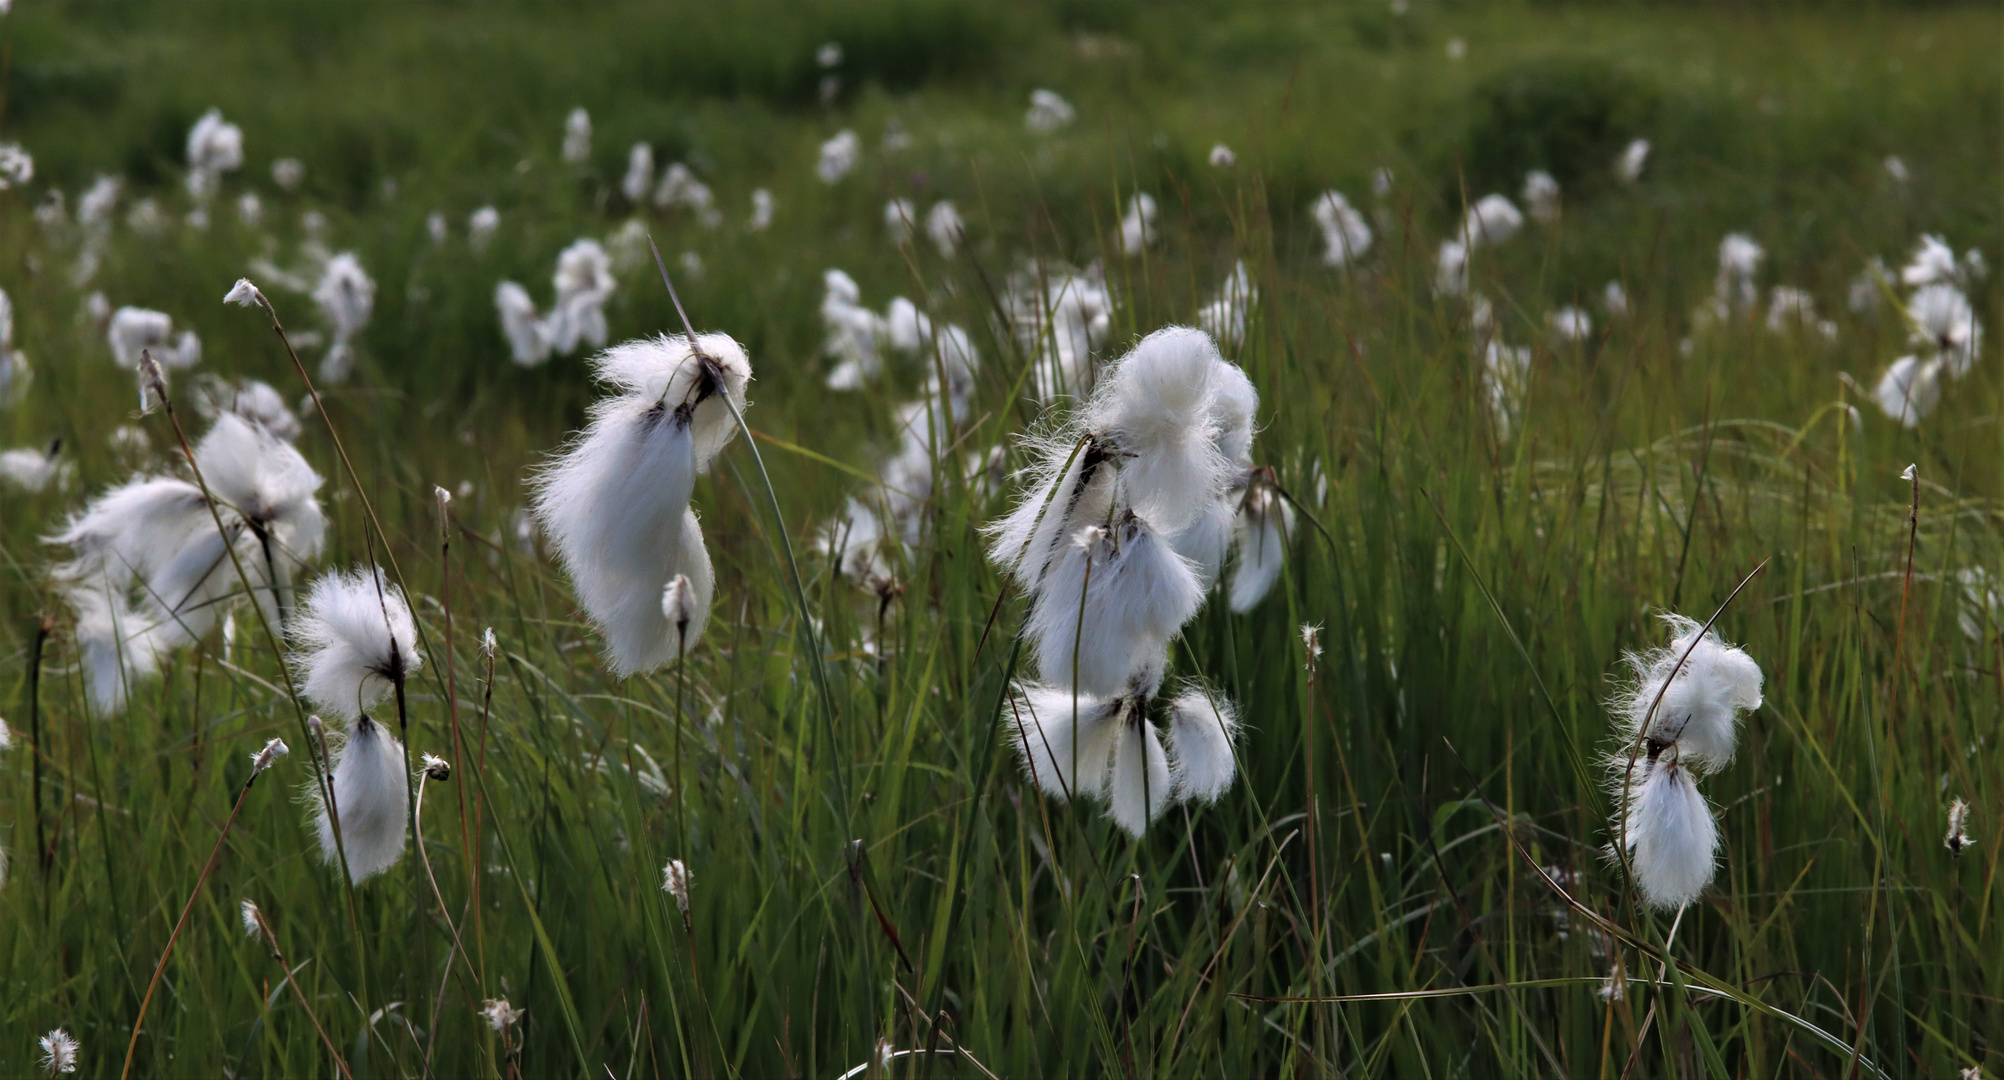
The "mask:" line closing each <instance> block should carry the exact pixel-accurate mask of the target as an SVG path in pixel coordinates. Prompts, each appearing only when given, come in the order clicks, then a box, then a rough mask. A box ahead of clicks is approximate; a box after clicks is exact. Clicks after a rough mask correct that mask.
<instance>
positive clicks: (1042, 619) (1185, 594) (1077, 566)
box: [1026, 515, 1204, 696]
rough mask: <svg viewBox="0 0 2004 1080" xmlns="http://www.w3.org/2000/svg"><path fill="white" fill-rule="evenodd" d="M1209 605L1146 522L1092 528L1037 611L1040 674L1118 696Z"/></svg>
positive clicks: (1044, 588)
mask: <svg viewBox="0 0 2004 1080" xmlns="http://www.w3.org/2000/svg"><path fill="white" fill-rule="evenodd" d="M1203 600H1204V592H1203V587H1202V585H1201V584H1200V583H1199V582H1198V580H1197V574H1196V571H1195V570H1194V569H1192V568H1191V566H1190V564H1189V563H1187V562H1185V561H1184V560H1183V557H1182V556H1180V555H1178V554H1176V552H1175V549H1173V548H1171V547H1170V546H1169V545H1168V544H1167V543H1166V542H1164V541H1163V540H1162V539H1161V538H1160V537H1159V536H1157V535H1156V534H1155V532H1154V530H1152V529H1150V528H1149V527H1148V525H1147V523H1146V522H1144V521H1142V520H1141V519H1140V518H1138V517H1133V516H1131V515H1130V516H1129V517H1127V518H1126V519H1125V520H1123V521H1119V522H1116V523H1115V524H1114V526H1113V527H1112V528H1111V529H1101V528H1098V527H1094V526H1089V527H1087V528H1085V529H1082V530H1080V531H1079V533H1078V534H1077V535H1076V536H1075V537H1074V538H1073V539H1072V541H1071V543H1069V544H1068V545H1067V546H1066V548H1065V549H1064V550H1063V551H1061V552H1060V553H1059V554H1058V557H1057V558H1056V559H1055V560H1054V561H1053V564H1052V566H1051V568H1050V571H1049V573H1048V575H1047V576H1046V578H1045V580H1044V581H1043V583H1042V585H1041V586H1040V588H1039V589H1038V592H1037V599H1036V601H1035V603H1034V604H1032V606H1031V608H1030V617H1029V622H1028V624H1027V626H1026V630H1027V632H1028V634H1029V636H1030V637H1031V638H1032V639H1034V641H1035V642H1036V652H1037V669H1038V670H1039V671H1040V672H1042V673H1043V676H1044V678H1046V679H1049V680H1052V681H1056V682H1061V683H1065V684H1068V685H1073V686H1076V687H1078V688H1079V689H1080V690H1081V691H1084V692H1086V693H1090V694H1098V695H1102V696H1112V695H1114V694H1118V693H1120V692H1121V688H1122V687H1123V686H1125V685H1126V684H1127V682H1128V679H1129V678H1130V677H1131V676H1132V675H1133V674H1134V673H1135V671H1136V670H1138V669H1139V668H1141V667H1142V666H1143V665H1145V664H1148V663H1150V662H1152V661H1154V660H1156V659H1157V658H1158V657H1160V656H1161V654H1162V651H1163V649H1164V648H1165V647H1166V646H1167V644H1168V643H1169V640H1170V639H1171V638H1173V637H1175V636H1176V634H1177V633H1178V632H1179V631H1180V630H1181V629H1182V628H1183V624H1184V623H1186V622H1188V621H1190V618H1191V616H1193V615H1195V614H1196V613H1197V607H1198V606H1199V605H1200V604H1202V603H1203Z"/></svg>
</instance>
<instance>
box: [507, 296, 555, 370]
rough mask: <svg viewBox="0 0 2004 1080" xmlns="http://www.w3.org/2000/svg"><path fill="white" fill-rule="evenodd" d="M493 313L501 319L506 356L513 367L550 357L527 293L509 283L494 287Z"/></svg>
mask: <svg viewBox="0 0 2004 1080" xmlns="http://www.w3.org/2000/svg"><path fill="white" fill-rule="evenodd" d="M494 310H495V311H496V312H497V313H498V314H499V315H500V316H501V333H502V336H504V337H506V338H507V339H508V355H509V357H510V358H511V359H513V360H514V361H515V363H516V364H517V365H519V366H521V367H535V366H537V365H538V364H541V363H542V362H543V361H545V360H548V359H549V358H550V337H549V334H548V333H547V331H546V330H545V329H544V326H543V320H542V318H541V317H540V316H539V315H538V314H537V313H536V301H535V300H533V299H531V298H530V296H529V290H527V289H525V288H523V287H522V286H521V285H519V284H517V283H515V282H513V281H504V282H502V283H500V284H499V285H496V286H494Z"/></svg>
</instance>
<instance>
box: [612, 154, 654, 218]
mask: <svg viewBox="0 0 2004 1080" xmlns="http://www.w3.org/2000/svg"><path fill="white" fill-rule="evenodd" d="M653 186H654V148H653V147H651V146H649V145H647V144H646V143H644V142H637V143H634V144H633V147H632V148H631V149H629V150H628V151H627V152H626V175H624V176H622V177H620V179H619V193H620V194H621V195H624V196H626V201H627V202H630V203H633V204H635V205H638V204H639V203H640V200H642V199H645V198H646V197H647V189H648V188H651V187H653Z"/></svg>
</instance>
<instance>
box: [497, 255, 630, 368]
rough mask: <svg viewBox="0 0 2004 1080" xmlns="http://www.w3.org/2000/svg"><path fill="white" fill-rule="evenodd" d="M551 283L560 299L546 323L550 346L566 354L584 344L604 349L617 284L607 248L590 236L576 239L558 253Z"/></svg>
mask: <svg viewBox="0 0 2004 1080" xmlns="http://www.w3.org/2000/svg"><path fill="white" fill-rule="evenodd" d="M550 284H551V286H552V287H553V288H554V289H555V290H556V302H555V303H554V304H552V305H551V307H550V315H549V318H548V319H547V320H546V321H545V323H544V336H545V337H547V338H548V339H549V342H550V347H551V348H552V349H554V350H555V351H556V352H557V353H558V354H559V355H564V356H568V355H569V354H570V353H571V352H572V351H574V350H575V349H576V348H577V347H578V346H579V345H581V344H582V345H589V346H591V347H592V348H594V349H597V348H603V347H604V346H605V340H606V337H607V330H606V325H605V302H606V301H607V300H610V299H611V298H612V291H613V288H614V286H615V282H614V281H613V277H612V257H611V256H610V255H607V254H606V251H605V248H604V247H603V246H602V245H600V244H599V242H598V241H596V240H592V239H589V238H587V239H583V240H578V241H575V242H573V243H572V244H571V245H570V246H569V247H567V248H565V249H564V250H563V251H562V252H561V253H560V254H559V255H558V256H557V271H556V273H555V274H554V275H553V276H552V277H551V279H550ZM496 299H497V301H498V299H499V297H498V295H497V297H496Z"/></svg>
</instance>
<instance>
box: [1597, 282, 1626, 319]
mask: <svg viewBox="0 0 2004 1080" xmlns="http://www.w3.org/2000/svg"><path fill="white" fill-rule="evenodd" d="M1600 306H1601V307H1603V308H1606V309H1607V314H1608V317H1609V318H1611V319H1619V318H1623V317H1625V316H1626V315H1627V314H1628V290H1627V289H1624V288H1622V287H1621V282H1619V281H1610V282H1608V283H1607V287H1606V288H1604V289H1602V290H1601V292H1600Z"/></svg>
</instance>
